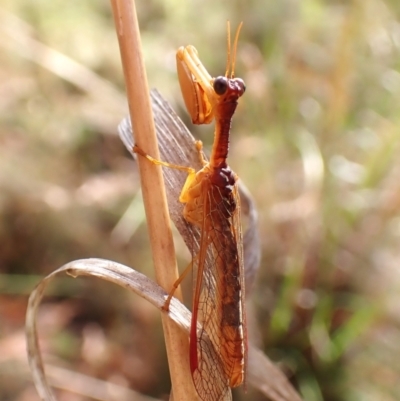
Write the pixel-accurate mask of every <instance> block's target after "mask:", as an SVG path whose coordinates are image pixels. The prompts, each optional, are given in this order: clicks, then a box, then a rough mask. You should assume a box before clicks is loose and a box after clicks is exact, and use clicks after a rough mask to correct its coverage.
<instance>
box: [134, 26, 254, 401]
mask: <svg viewBox="0 0 400 401" xmlns="http://www.w3.org/2000/svg"><path fill="white" fill-rule="evenodd" d="M241 26H242V24H240V25H239V28H238V30H237V33H236V36H235V39H234V44H233V54H231V50H230V29H229V23H228V57H227V66H226V71H225V75H224V76H219V77H216V78H213V77H211V76H210V74H209V73H208V72H207V70H206V69H205V67H204V66H203V64H202V63H201V61H200V59H199V58H198V53H197V50H196V49H195V48H194V47H193V46H190V45H189V46H186V47H181V48H179V49H178V51H177V56H176V58H177V69H178V76H179V82H180V86H181V90H182V94H183V97H184V101H185V104H186V107H187V109H188V112H189V114H190V116H191V118H192V121H193V123H195V124H207V123H210V122H211V121H212V120H213V119H214V120H215V131H214V143H213V147H212V152H211V157H210V161H209V162H207V161H206V160H205V159H203V158H202V157H201V160H202V164H203V168H202V169H200V170H199V171H197V172H196V171H195V170H194V169H193V168H191V167H183V166H176V165H172V164H169V163H166V162H162V161H158V160H155V159H153V158H152V157H151V156H149V155H147V154H145V153H144V152H143V151H142V150H141V149H140V147H138V146H136V145H135V147H134V149H133V150H134V151H135V152H136V153H138V154H140V155H142V156H144V157H146V158H147V159H148V160H150V161H151V162H153V163H155V164H159V165H163V166H167V167H171V168H177V169H180V170H184V171H186V172H187V173H188V177H187V179H186V182H185V185H184V187H183V189H182V191H181V195H180V197H179V200H180V202H182V203H184V204H185V206H184V211H183V216H184V218H185V219H186V221H188V222H189V223H191V224H192V225H194V226H196V227H198V228H199V229H200V241H199V242H200V245H199V250H198V252H197V254H196V255H195V257H194V259H193V262H192V264H194V265H195V266H196V267H197V277H196V280H195V286H194V295H193V310H192V322H191V330H190V367H191V372H192V377H193V382H194V385H195V388H196V390H197V393H198V395H199V397H200V399H201V400H203V401H219V400H222V399H224V397H225V395H226V393H227V391H228V389H229V387H237V386H239V385H241V384H242V383H243V382H245V375H246V366H247V332H246V318H245V305H244V300H245V294H244V267H243V240H242V230H241V223H240V199H239V193H238V184H237V180H238V177H237V175H236V174H235V173H234V172H233V171H232V170H231V169H230V167H229V166H228V164H227V157H228V148H229V136H230V127H231V120H232V117H233V114H234V112H235V110H236V107H237V104H238V99H239V98H240V97H241V96H242V95H243V93H244V92H245V84H244V82H243V80H242V79H240V78H235V76H234V69H235V59H236V48H237V42H238V37H239V32H240V28H241ZM196 146H197V148H198V150H199V154H200V155H201V154H202V153H201V148H202V145H201V142H200V141H198V142H196ZM209 260H211V261H212V262H211V263H210V262H209ZM186 273H187V270H186V271H185V272H184V273H183V274H182V275H181V277H180V278H179V279H178V281H177V283H175V285H174V289H175V288H176V287H177V286H178V284H179V283H180V282H181V281H182V279H183V277H184V276H185V275H186ZM174 289H173V290H172V291H171V293H170V296H169V297H168V299H167V301H166V304H165V309H168V305H169V301H170V299H171V297H172V295H173V292H174Z"/></svg>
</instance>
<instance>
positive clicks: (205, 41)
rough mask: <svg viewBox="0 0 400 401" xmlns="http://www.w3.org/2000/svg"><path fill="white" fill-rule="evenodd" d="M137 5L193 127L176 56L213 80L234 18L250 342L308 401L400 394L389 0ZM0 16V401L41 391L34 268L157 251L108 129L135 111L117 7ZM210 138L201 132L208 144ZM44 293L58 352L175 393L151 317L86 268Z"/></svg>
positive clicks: (44, 321)
mask: <svg viewBox="0 0 400 401" xmlns="http://www.w3.org/2000/svg"><path fill="white" fill-rule="evenodd" d="M137 7H138V12H139V18H140V25H141V29H142V35H143V36H142V41H143V48H144V52H145V57H146V67H147V71H148V79H149V83H150V86H151V87H157V88H158V89H159V90H160V91H161V93H163V94H164V96H165V97H166V98H167V99H169V101H170V102H171V104H173V106H174V107H175V108H176V109H177V111H178V112H179V113H180V115H181V116H182V117H183V118H184V119H186V120H187V116H186V114H185V112H184V109H183V103H182V99H181V96H180V92H179V88H178V84H177V79H176V73H175V50H176V48H177V47H178V46H180V45H184V44H193V45H195V46H196V47H197V49H198V50H199V54H200V57H201V59H202V60H203V62H204V64H205V65H206V66H207V68H208V69H209V71H210V72H211V74H213V75H218V74H221V73H223V72H224V70H225V59H226V25H225V21H226V20H227V19H229V20H230V21H231V23H232V26H233V27H235V26H237V23H238V22H239V21H241V20H243V22H244V27H243V30H242V33H241V37H240V42H239V49H238V62H237V71H236V75H237V76H241V77H243V79H244V80H245V82H246V84H247V92H246V95H245V96H244V97H243V99H242V101H241V103H240V107H239V109H238V112H237V114H236V115H235V119H234V123H233V136H232V146H231V153H230V164H231V166H232V167H233V168H234V170H235V171H236V172H237V173H238V174H239V175H240V177H241V178H242V179H243V181H244V182H245V183H246V184H247V185H248V187H249V188H250V190H251V192H252V194H253V196H254V198H255V200H256V203H257V206H258V210H259V215H260V234H261V238H262V252H263V259H262V265H261V269H260V273H259V276H258V281H257V283H256V285H255V289H254V292H253V294H251V300H250V301H249V307H250V308H251V310H252V311H254V314H255V318H254V319H252V326H251V327H250V332H251V337H252V341H253V342H256V343H258V344H259V345H260V346H261V347H263V348H264V350H265V352H266V353H267V354H268V355H269V356H270V357H271V358H272V359H274V360H275V361H277V362H278V363H279V364H280V365H281V367H282V369H283V370H284V371H285V372H286V373H287V374H288V376H289V377H290V379H291V380H292V382H293V384H294V385H295V386H296V387H297V388H298V389H299V391H300V392H301V393H302V395H303V397H304V399H306V400H307V401H320V400H327V401H356V400H376V399H379V400H398V399H400V381H399V380H398V377H399V374H400V364H399V362H398V361H399V358H400V350H399V347H398V344H399V341H400V330H399V329H400V314H399V310H400V308H399V306H400V299H399V296H398V294H399V293H400V292H399V291H400V274H399V272H400V270H399V262H398V261H399V257H400V251H399V250H400V247H399V240H400V215H399V208H400V195H399V194H400V164H399V158H398V157H396V156H397V155H398V153H399V137H400V128H399V127H400V125H399V123H400V113H399V111H398V110H399V107H400V106H399V105H400V3H399V2H398V1H395V0H386V1H381V0H368V1H355V0H354V1H343V0H336V1H335V0H331V1H327V0H326V1H322V0H303V1H295V0H286V1H280V2H278V1H275V2H266V1H262V0H246V1H244V0H233V1H229V2H228V1H219V2H215V1H211V0H202V1H200V0H192V1H190V2H189V1H178V0H165V1H161V0H149V1H142V2H138V4H137ZM0 19H1V23H0V31H1V35H0V49H1V51H0V120H1V125H0V145H1V146H0V216H1V219H0V272H1V273H2V275H1V276H0V289H1V293H0V322H1V323H0V325H1V326H0V327H1V331H0V351H1V352H0V400H2V401H3V400H4V401H5V400H26V399H29V400H33V399H37V396H36V394H35V391H34V389H33V388H32V386H31V385H30V381H29V379H30V376H29V373H28V371H27V366H26V362H25V358H26V357H25V345H24V339H23V324H24V313H25V308H26V302H27V295H28V294H29V292H30V290H31V289H32V287H33V283H32V282H36V281H37V280H38V277H37V275H45V274H48V273H50V272H51V271H53V270H54V269H56V268H57V267H59V266H61V265H62V264H64V263H66V262H68V261H71V260H73V259H76V258H83V257H90V256H96V257H104V258H107V259H113V260H116V261H119V262H122V263H125V264H128V265H131V266H133V267H134V268H136V269H138V270H141V271H144V272H146V273H147V274H149V275H152V272H151V255H150V250H149V247H148V240H147V232H146V227H145V222H144V215H143V210H142V207H141V204H140V201H139V200H140V194H138V193H137V192H138V186H139V183H138V178H137V173H136V166H135V165H134V163H133V162H132V161H131V160H130V158H129V156H128V155H127V153H126V152H125V150H124V149H123V146H122V144H121V143H120V141H119V138H118V137H117V135H116V127H117V125H118V123H119V121H120V120H121V118H122V117H123V116H124V115H125V114H126V112H127V107H126V104H125V100H124V83H123V78H122V73H121V67H120V60H119V50H118V44H117V40H116V36H115V33H114V26H113V21H112V16H111V8H110V5H109V4H108V3H107V2H105V1H86V2H65V1H63V2H62V1H60V0H54V1H52V2H48V1H41V0H38V1H35V2H32V1H28V0H14V1H11V0H4V1H3V2H2V5H1V8H0ZM65 56H67V57H68V58H65ZM191 129H192V128H191ZM211 130H212V129H211V128H210V127H201V128H193V132H194V133H195V136H197V137H199V138H201V139H202V140H203V142H204V143H205V144H206V145H207V146H210V144H211V142H212V135H211V134H210V133H211ZM132 199H133V201H132ZM121 216H122V217H121ZM177 241H178V243H177V252H178V259H179V260H180V261H181V262H182V263H183V265H184V264H185V263H187V258H188V255H187V253H185V250H184V249H183V245H182V244H181V243H180V242H179V239H178V238H177ZM188 281H190V280H188ZM188 286H190V283H189V284H188ZM49 295H50V296H49V298H48V301H47V303H46V305H45V306H44V307H43V308H42V309H43V316H42V317H41V323H40V327H41V333H42V337H43V344H44V350H45V352H46V354H50V355H52V362H54V364H56V365H64V366H66V367H68V368H69V369H70V370H77V371H80V372H82V373H85V374H87V375H88V376H95V377H98V378H101V379H105V380H109V381H111V382H115V383H119V384H122V385H129V386H130V387H131V388H134V389H136V390H138V391H142V392H145V393H147V394H151V395H153V396H156V397H161V396H162V394H166V393H168V391H169V379H168V371H167V367H166V366H167V365H166V361H165V356H164V352H165V351H164V348H163V343H162V333H161V329H160V324H159V316H158V312H157V311H155V310H153V309H152V308H151V307H149V306H148V305H146V303H145V302H143V301H142V300H139V299H137V298H134V299H131V298H130V297H129V296H128V295H127V294H124V293H121V292H120V291H119V290H117V289H116V288H114V287H110V285H106V284H103V283H101V282H99V281H97V280H84V279H79V280H75V281H74V280H72V279H65V281H63V282H60V284H59V285H58V286H57V288H55V289H54V291H52V292H51V294H49ZM250 305H251V306H250ZM55 355H58V357H56V356H55ZM238 396H239V395H238ZM76 397H77V396H76V395H74V394H72V393H68V392H67V393H64V395H63V398H62V399H64V400H72V399H74V400H75V399H86V398H84V397H83V396H82V397H81V398H79V397H78V398H76ZM242 397H243V399H245V398H246V396H242ZM247 397H250V396H249V395H248V396H247ZM251 397H252V398H251V399H253V400H256V399H262V398H261V397H260V396H258V395H256V394H251ZM247 399H249V398H247Z"/></svg>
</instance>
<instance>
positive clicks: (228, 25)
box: [225, 20, 231, 78]
mask: <svg viewBox="0 0 400 401" xmlns="http://www.w3.org/2000/svg"><path fill="white" fill-rule="evenodd" d="M226 40H227V52H226V53H227V57H226V69H225V76H226V77H227V78H228V74H229V70H230V68H231V23H230V21H229V20H228V21H226Z"/></svg>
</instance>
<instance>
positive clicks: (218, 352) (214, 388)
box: [190, 180, 247, 401]
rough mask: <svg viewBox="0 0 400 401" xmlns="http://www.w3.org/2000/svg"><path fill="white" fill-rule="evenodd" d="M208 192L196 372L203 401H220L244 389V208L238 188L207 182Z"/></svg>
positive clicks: (195, 329)
mask: <svg viewBox="0 0 400 401" xmlns="http://www.w3.org/2000/svg"><path fill="white" fill-rule="evenodd" d="M202 189H203V196H202V199H201V201H200V202H199V201H197V204H201V206H202V211H203V213H202V216H201V218H202V221H201V240H200V249H199V254H198V258H197V280H196V283H195V291H194V294H195V295H194V302H193V320H192V331H191V344H190V347H191V368H192V374H193V380H194V383H195V386H196V390H197V392H198V393H199V396H200V398H201V399H202V400H207V401H208V400H210V401H211V400H212V401H220V400H221V399H223V397H224V394H225V393H226V392H227V391H228V389H229V387H235V386H237V385H239V384H241V383H242V381H243V372H244V364H245V362H244V361H245V353H246V350H247V346H246V345H245V343H246V334H245V332H244V308H243V300H242V295H244V294H243V256H242V253H243V252H242V241H241V240H242V238H241V231H240V224H238V223H239V219H240V206H239V197H238V193H237V186H236V185H235V186H234V188H233V191H232V189H231V188H230V189H227V188H220V187H218V186H215V185H213V184H212V183H211V182H210V181H209V180H205V181H204V182H203V185H202ZM197 323H199V325H197Z"/></svg>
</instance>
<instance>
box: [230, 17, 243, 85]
mask: <svg viewBox="0 0 400 401" xmlns="http://www.w3.org/2000/svg"><path fill="white" fill-rule="evenodd" d="M242 26H243V21H242V22H241V23H240V24H239V26H238V28H237V30H236V35H235V40H234V41H233V55H232V65H231V78H234V77H235V63H236V51H237V44H238V41H239V34H240V30H241V29H242ZM229 36H230V35H229ZM229 52H230V40H229Z"/></svg>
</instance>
